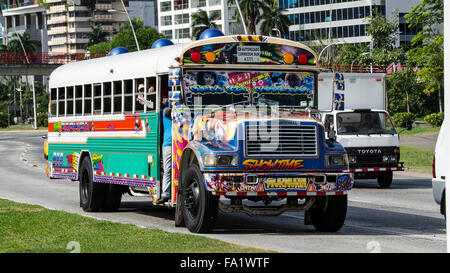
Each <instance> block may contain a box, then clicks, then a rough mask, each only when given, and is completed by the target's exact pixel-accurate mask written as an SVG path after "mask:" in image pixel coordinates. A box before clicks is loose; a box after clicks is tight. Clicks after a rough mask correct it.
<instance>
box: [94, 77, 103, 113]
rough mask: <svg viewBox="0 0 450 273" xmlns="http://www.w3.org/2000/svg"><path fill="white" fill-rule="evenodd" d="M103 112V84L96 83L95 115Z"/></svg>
mask: <svg viewBox="0 0 450 273" xmlns="http://www.w3.org/2000/svg"><path fill="white" fill-rule="evenodd" d="M101 113H102V85H101V84H95V85H94V115H100V114H101Z"/></svg>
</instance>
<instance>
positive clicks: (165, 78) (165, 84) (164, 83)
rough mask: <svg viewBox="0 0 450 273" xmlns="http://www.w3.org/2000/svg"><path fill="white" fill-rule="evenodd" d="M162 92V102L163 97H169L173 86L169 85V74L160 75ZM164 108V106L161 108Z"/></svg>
mask: <svg viewBox="0 0 450 273" xmlns="http://www.w3.org/2000/svg"><path fill="white" fill-rule="evenodd" d="M159 80H160V84H159V86H160V94H161V102H162V99H165V98H167V99H168V98H169V90H171V88H170V87H169V75H167V74H166V75H161V76H160V79H159ZM161 109H162V108H161Z"/></svg>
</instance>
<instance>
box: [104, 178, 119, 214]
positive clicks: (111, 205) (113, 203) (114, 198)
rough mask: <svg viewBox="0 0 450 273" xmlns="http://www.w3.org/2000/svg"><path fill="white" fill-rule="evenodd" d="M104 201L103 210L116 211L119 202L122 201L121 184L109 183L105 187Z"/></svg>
mask: <svg viewBox="0 0 450 273" xmlns="http://www.w3.org/2000/svg"><path fill="white" fill-rule="evenodd" d="M105 188H106V189H105V190H106V193H105V201H104V203H103V211H109V212H111V211H116V210H118V209H119V207H120V202H121V201H122V194H123V192H124V191H123V186H122V185H115V184H109V185H106V187H105Z"/></svg>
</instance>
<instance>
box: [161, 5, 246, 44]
mask: <svg viewBox="0 0 450 273" xmlns="http://www.w3.org/2000/svg"><path fill="white" fill-rule="evenodd" d="M200 9H202V10H205V11H207V12H208V15H209V16H211V15H212V14H213V13H216V14H218V15H219V16H218V18H219V19H218V20H216V21H215V23H216V24H217V26H218V28H219V29H220V30H221V31H222V32H223V33H224V34H225V35H230V34H236V33H243V30H242V27H241V25H240V24H238V23H237V21H236V19H235V18H234V15H235V11H236V6H235V5H229V4H228V0H158V29H159V32H161V33H162V34H164V35H165V36H166V37H167V38H168V39H171V40H172V41H173V42H174V43H184V42H189V41H191V40H192V39H191V37H192V25H191V24H192V22H191V18H192V14H193V13H196V12H198V11H199V10H200Z"/></svg>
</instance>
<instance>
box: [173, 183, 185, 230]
mask: <svg viewBox="0 0 450 273" xmlns="http://www.w3.org/2000/svg"><path fill="white" fill-rule="evenodd" d="M183 202H184V200H183V193H182V192H181V189H180V188H178V191H177V204H176V206H175V226H176V227H186V224H185V222H184V217H183Z"/></svg>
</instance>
